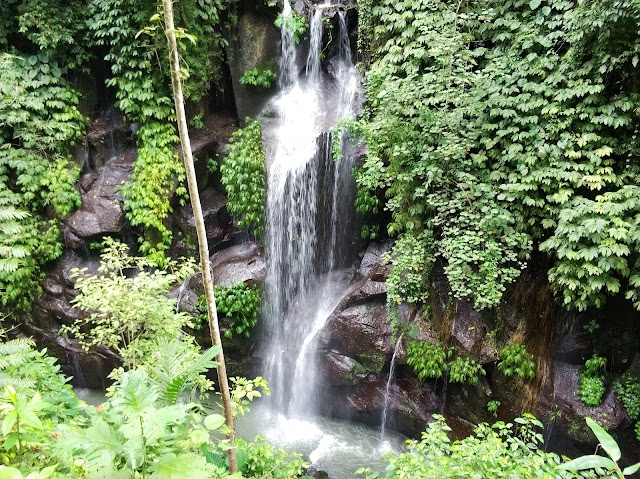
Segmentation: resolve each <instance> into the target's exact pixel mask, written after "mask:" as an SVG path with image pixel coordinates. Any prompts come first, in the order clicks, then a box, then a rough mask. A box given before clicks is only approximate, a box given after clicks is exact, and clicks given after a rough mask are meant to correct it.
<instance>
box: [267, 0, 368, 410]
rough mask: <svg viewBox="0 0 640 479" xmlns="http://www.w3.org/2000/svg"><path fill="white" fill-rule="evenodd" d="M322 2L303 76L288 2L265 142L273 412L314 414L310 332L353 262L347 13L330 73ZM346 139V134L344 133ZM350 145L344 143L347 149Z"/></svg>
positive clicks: (352, 111)
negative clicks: (272, 119)
mask: <svg viewBox="0 0 640 479" xmlns="http://www.w3.org/2000/svg"><path fill="white" fill-rule="evenodd" d="M328 7H332V5H331V4H330V3H329V2H325V3H324V4H323V5H320V6H318V7H317V8H316V10H315V11H314V13H313V15H312V16H311V21H310V26H309V37H310V46H309V54H308V57H307V59H306V65H305V68H304V70H305V74H304V75H300V73H299V66H298V58H297V56H298V55H297V51H296V45H295V43H294V41H293V37H292V34H291V32H290V31H289V30H288V29H287V27H286V23H287V22H286V18H288V16H289V15H291V5H290V3H289V1H288V0H285V1H284V8H283V12H282V15H283V17H284V18H285V21H284V22H283V27H282V32H281V35H282V47H281V57H280V64H279V67H280V72H281V73H280V79H279V88H280V94H279V95H278V97H277V98H276V100H275V102H274V104H275V108H276V111H277V114H278V125H277V126H276V129H275V133H274V141H275V145H274V146H273V147H272V148H271V149H270V150H268V151H269V152H270V154H269V155H268V156H270V158H268V181H267V183H268V194H267V227H266V238H267V241H266V258H267V277H266V281H265V284H266V301H265V303H266V304H265V308H264V311H265V313H264V324H265V336H266V346H265V349H266V376H267V378H268V379H269V381H270V383H271V389H272V391H273V399H272V401H273V407H274V409H275V410H276V411H278V412H280V413H283V414H287V415H294V416H312V415H313V414H314V404H315V399H314V390H315V383H316V367H315V340H316V336H317V334H318V332H319V331H320V330H321V329H322V327H323V326H324V324H325V322H326V320H327V318H328V317H329V315H330V314H331V312H332V311H333V309H334V308H335V307H336V305H337V304H338V302H339V300H340V298H341V295H342V294H343V293H344V291H345V289H346V281H347V280H348V278H346V277H345V276H346V275H345V274H344V273H343V272H341V270H340V268H344V266H345V265H346V264H348V263H349V260H350V258H349V257H350V254H349V253H350V251H351V249H352V247H351V242H352V238H353V237H355V231H354V228H353V225H354V221H353V219H352V218H353V216H354V215H353V212H352V210H353V206H352V205H353V196H354V186H353V178H352V176H351V170H352V168H353V164H352V156H353V155H351V154H350V152H349V151H344V152H343V155H342V158H341V159H340V160H339V161H338V162H334V161H333V158H332V155H331V151H332V148H331V144H332V137H331V134H329V133H327V132H326V131H327V130H328V128H329V127H330V126H332V125H333V124H335V123H336V121H338V120H340V119H342V118H353V117H354V116H355V115H356V104H357V101H356V99H357V89H358V80H357V73H356V71H355V68H354V65H353V62H352V60H351V48H350V44H349V38H348V31H347V25H346V21H345V15H344V12H339V14H338V17H339V39H340V43H339V48H338V54H337V57H336V58H335V59H333V61H334V65H335V66H334V79H333V81H331V80H330V79H328V78H326V77H327V75H326V74H324V72H323V71H322V65H321V62H320V58H321V52H322V37H323V11H325V9H327V8H328ZM342 140H343V144H344V145H345V146H346V145H348V142H347V141H346V139H342ZM346 149H347V148H345V150H346Z"/></svg>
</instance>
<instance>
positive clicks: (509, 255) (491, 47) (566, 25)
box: [356, 0, 640, 310]
mask: <svg viewBox="0 0 640 479" xmlns="http://www.w3.org/2000/svg"><path fill="white" fill-rule="evenodd" d="M533 7H535V8H533ZM359 22H360V32H361V36H360V39H359V43H360V44H359V46H360V48H361V50H363V51H362V52H361V53H362V55H363V57H364V61H365V64H366V66H368V71H367V72H366V76H365V89H366V96H367V99H368V104H367V110H366V111H365V114H364V117H363V119H362V120H361V121H360V122H359V126H358V128H356V130H357V131H358V132H359V135H360V139H361V140H362V141H364V142H365V143H366V145H367V151H368V153H367V157H366V159H365V161H364V163H363V165H362V166H361V168H360V169H359V170H358V171H357V172H356V183H357V186H358V190H359V192H358V197H357V200H356V207H357V209H358V211H360V212H361V213H376V212H378V211H382V210H383V209H384V210H388V211H389V212H390V214H391V221H390V223H389V224H388V225H387V231H388V233H389V234H390V235H401V237H402V236H404V235H409V236H413V237H416V238H423V239H424V238H429V240H428V245H427V247H428V250H429V251H430V252H432V254H433V256H434V257H439V258H442V259H443V260H444V262H445V272H446V274H447V278H448V280H449V283H450V285H451V289H452V292H453V294H454V296H455V297H456V298H460V299H462V298H464V299H470V300H471V301H472V302H473V303H474V306H475V307H476V308H477V309H486V308H492V307H494V306H495V305H497V304H498V303H499V301H500V300H501V298H502V296H503V294H504V291H505V288H506V287H507V285H508V284H510V283H513V282H514V281H515V280H516V279H517V278H518V277H519V276H520V274H521V271H522V269H523V268H525V267H526V266H527V262H528V260H529V258H530V255H531V253H532V252H534V251H535V249H539V250H540V251H542V252H544V253H545V254H547V255H548V256H549V257H550V258H552V259H553V260H554V261H555V263H554V264H553V265H552V268H551V269H550V271H549V280H550V284H551V287H552V289H553V290H554V291H555V292H556V294H557V295H558V296H559V297H561V298H563V301H564V305H565V307H567V308H573V309H578V310H583V309H585V308H587V307H590V306H596V307H599V306H601V305H602V304H603V302H604V301H605V299H606V297H607V296H611V295H614V294H617V293H618V292H624V291H626V295H627V298H629V299H631V300H632V301H634V304H636V306H638V307H639V308H640V293H639V292H638V291H639V288H640V274H639V273H638V271H639V267H640V262H638V258H637V254H636V253H634V252H635V251H637V250H638V238H640V227H639V222H638V218H639V216H638V215H639V208H640V206H639V205H640V201H639V200H638V198H639V196H640V195H639V192H638V187H637V184H638V175H639V174H640V169H639V168H638V165H637V161H636V158H637V154H638V146H637V141H636V136H637V130H638V116H637V102H638V100H637V99H638V93H639V92H638V85H640V82H638V79H639V78H638V70H637V68H635V66H636V65H637V63H638V61H639V60H638V58H639V54H638V52H639V51H640V50H639V49H640V32H639V30H638V28H636V26H637V24H638V23H639V22H640V9H639V8H638V6H637V3H636V2H632V1H630V0H626V1H613V0H607V1H605V2H570V1H564V0H540V1H538V0H535V1H533V2H529V1H525V0H517V1H514V2H502V3H498V2H491V1H488V0H483V1H480V2H471V3H461V4H457V3H455V2H454V3H451V2H444V1H441V0H418V1H414V2H404V3H403V2H396V1H394V0H381V1H379V2H371V1H368V0H366V1H360V2H359ZM366 233H367V234H368V233H369V232H368V231H367V232H366Z"/></svg>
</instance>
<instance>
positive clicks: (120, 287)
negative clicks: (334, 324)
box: [61, 238, 195, 367]
mask: <svg viewBox="0 0 640 479" xmlns="http://www.w3.org/2000/svg"><path fill="white" fill-rule="evenodd" d="M127 249H128V247H127V246H126V245H124V244H123V243H119V242H117V241H115V240H113V239H111V238H106V239H105V242H104V251H103V253H102V255H101V263H100V267H99V269H98V271H97V274H89V273H88V272H87V271H86V268H84V269H80V270H79V269H75V270H74V271H73V273H72V274H73V278H74V279H75V288H76V289H77V290H78V296H76V297H75V298H74V300H73V304H74V305H75V306H76V307H78V308H80V309H82V310H84V311H86V312H87V315H86V317H84V318H83V319H79V320H77V321H76V322H75V323H74V324H72V325H70V326H64V327H63V328H62V329H61V331H62V332H63V333H66V334H70V335H72V336H73V337H75V338H76V339H78V340H79V341H80V343H81V344H82V345H83V346H84V347H85V348H87V349H88V348H91V347H94V346H98V345H102V346H105V347H107V348H110V349H112V350H114V351H116V352H118V353H119V354H120V355H121V356H122V357H123V359H124V360H125V363H126V365H127V366H128V367H135V366H136V365H137V364H139V363H140V361H141V360H143V359H144V358H150V357H151V356H152V355H153V353H154V351H155V350H156V348H157V347H158V341H159V340H163V339H164V340H172V339H176V340H177V339H179V338H184V340H185V341H189V340H190V337H188V336H185V335H183V333H182V328H184V327H185V326H187V325H189V324H190V317H189V315H187V314H186V313H182V312H177V310H176V309H177V308H176V300H175V299H170V298H169V297H167V293H168V292H169V290H170V289H171V288H172V287H173V286H175V285H176V284H180V283H182V282H183V281H184V280H185V279H186V278H187V277H189V276H190V275H192V274H193V273H194V270H195V266H194V264H193V262H188V261H187V262H184V263H182V264H178V263H175V262H172V261H169V262H167V263H166V269H156V268H154V265H153V263H152V262H151V260H150V259H149V258H145V257H133V256H129V255H128V254H127ZM133 272H135V274H131V273H133Z"/></svg>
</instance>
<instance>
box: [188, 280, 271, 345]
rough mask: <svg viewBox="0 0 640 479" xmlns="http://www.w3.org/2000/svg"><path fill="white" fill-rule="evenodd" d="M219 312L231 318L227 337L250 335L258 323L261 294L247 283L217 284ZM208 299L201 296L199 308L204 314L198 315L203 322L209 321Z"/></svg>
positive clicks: (226, 332)
mask: <svg viewBox="0 0 640 479" xmlns="http://www.w3.org/2000/svg"><path fill="white" fill-rule="evenodd" d="M214 295H215V298H216V308H217V309H218V313H219V314H220V315H222V316H224V317H226V318H228V319H229V320H230V324H229V326H228V328H227V330H226V331H225V332H224V336H225V337H226V338H231V337H232V336H233V335H234V334H236V335H240V336H245V337H247V338H248V337H249V336H250V335H251V330H252V329H253V328H254V327H255V326H256V324H258V318H259V316H260V304H261V300H262V297H261V294H260V291H259V289H258V288H257V287H256V286H248V285H246V284H245V283H234V284H232V285H231V286H224V285H217V286H215V288H214ZM206 301H207V299H206V298H205V297H204V296H201V297H200V300H199V302H198V308H199V309H200V311H202V314H201V315H200V316H199V317H198V319H199V321H200V322H201V323H206V322H207V318H208V316H207V303H206Z"/></svg>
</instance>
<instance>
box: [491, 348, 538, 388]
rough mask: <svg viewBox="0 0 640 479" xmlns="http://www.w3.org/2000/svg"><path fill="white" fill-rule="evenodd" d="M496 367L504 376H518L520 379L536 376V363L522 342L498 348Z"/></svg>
mask: <svg viewBox="0 0 640 479" xmlns="http://www.w3.org/2000/svg"><path fill="white" fill-rule="evenodd" d="M498 369H499V370H500V371H502V374H504V375H505V376H513V375H515V376H518V377H520V378H522V379H533V378H535V377H536V363H535V361H534V358H533V356H532V355H531V353H529V352H528V351H527V349H526V348H525V347H524V345H523V344H519V343H511V344H508V345H507V346H505V347H504V348H502V349H501V350H500V362H499V363H498Z"/></svg>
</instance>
